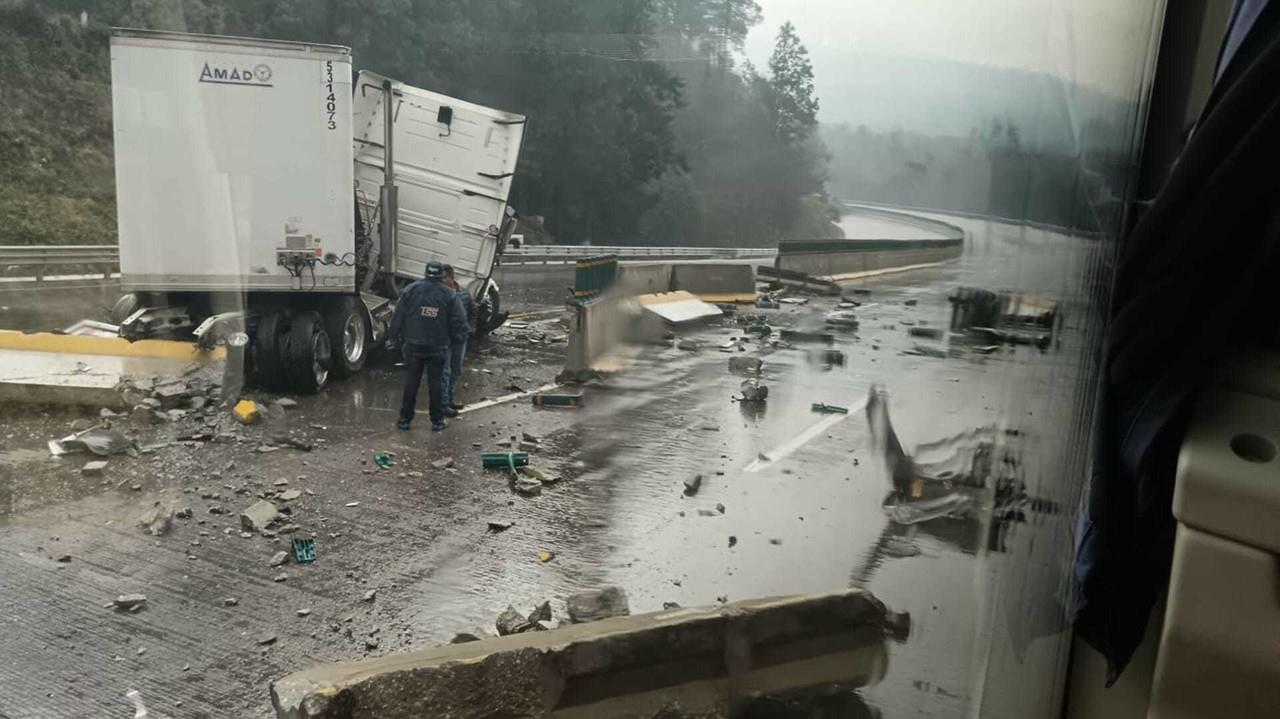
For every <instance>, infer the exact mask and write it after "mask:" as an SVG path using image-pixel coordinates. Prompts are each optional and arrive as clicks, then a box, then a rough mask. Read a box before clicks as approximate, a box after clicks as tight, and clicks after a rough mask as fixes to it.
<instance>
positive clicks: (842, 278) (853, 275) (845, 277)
mask: <svg viewBox="0 0 1280 719" xmlns="http://www.w3.org/2000/svg"><path fill="white" fill-rule="evenodd" d="M958 259H960V258H959V257H956V258H952V259H950V260H942V261H941V262H923V263H921V264H918V265H903V266H901V267H885V268H882V269H879V270H866V271H864V272H845V273H844V274H839V275H827V276H825V277H819V278H818V279H820V280H827V281H828V282H847V281H849V280H860V279H864V278H867V277H879V276H880V275H892V274H894V273H897V272H911V271H912V270H927V269H929V268H931V267H942V266H943V265H949V264H951V263H952V262H955V261H956V260H958Z"/></svg>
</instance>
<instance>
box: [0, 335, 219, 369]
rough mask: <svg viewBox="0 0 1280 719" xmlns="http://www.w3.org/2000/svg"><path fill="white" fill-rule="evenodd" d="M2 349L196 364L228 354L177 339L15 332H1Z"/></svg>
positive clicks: (0, 342) (0, 343) (0, 347)
mask: <svg viewBox="0 0 1280 719" xmlns="http://www.w3.org/2000/svg"><path fill="white" fill-rule="evenodd" d="M0 349H6V350H23V351H27V352H60V353H66V354H82V355H113V356H116V357H162V358H167V359H187V360H192V361H196V362H201V361H211V360H220V359H223V358H225V357H226V355H227V350H226V348H224V347H218V348H216V349H213V350H208V351H206V350H201V349H197V348H196V345H195V343H194V342H177V341H174V340H138V341H137V342H130V341H128V340H126V339H124V338H121V337H84V336H80V335H58V334H53V333H50V332H37V333H34V334H24V333H22V332H15V331H13V330H0Z"/></svg>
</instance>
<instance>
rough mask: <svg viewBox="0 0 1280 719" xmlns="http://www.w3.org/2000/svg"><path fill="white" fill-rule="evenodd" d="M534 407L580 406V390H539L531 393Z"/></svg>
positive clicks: (581, 399)
mask: <svg viewBox="0 0 1280 719" xmlns="http://www.w3.org/2000/svg"><path fill="white" fill-rule="evenodd" d="M533 404H534V406H536V407H581V406H582V404H583V398H582V392H581V391H578V392H539V393H537V394H534V395H533Z"/></svg>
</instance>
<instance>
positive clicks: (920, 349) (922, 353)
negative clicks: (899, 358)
mask: <svg viewBox="0 0 1280 719" xmlns="http://www.w3.org/2000/svg"><path fill="white" fill-rule="evenodd" d="M903 354H907V355H915V356H918V357H934V358H937V359H946V358H947V353H946V352H945V351H943V350H940V349H938V348H936V347H926V346H924V345H912V347H911V349H909V350H904V351H903Z"/></svg>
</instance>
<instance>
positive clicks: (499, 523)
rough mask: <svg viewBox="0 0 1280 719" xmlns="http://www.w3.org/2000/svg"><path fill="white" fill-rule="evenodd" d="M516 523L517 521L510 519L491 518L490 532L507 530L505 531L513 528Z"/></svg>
mask: <svg viewBox="0 0 1280 719" xmlns="http://www.w3.org/2000/svg"><path fill="white" fill-rule="evenodd" d="M514 524H515V522H513V521H511V520H509V519H490V520H489V531H490V532H505V531H507V530H508V529H511V527H512V526H513V525H514Z"/></svg>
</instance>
